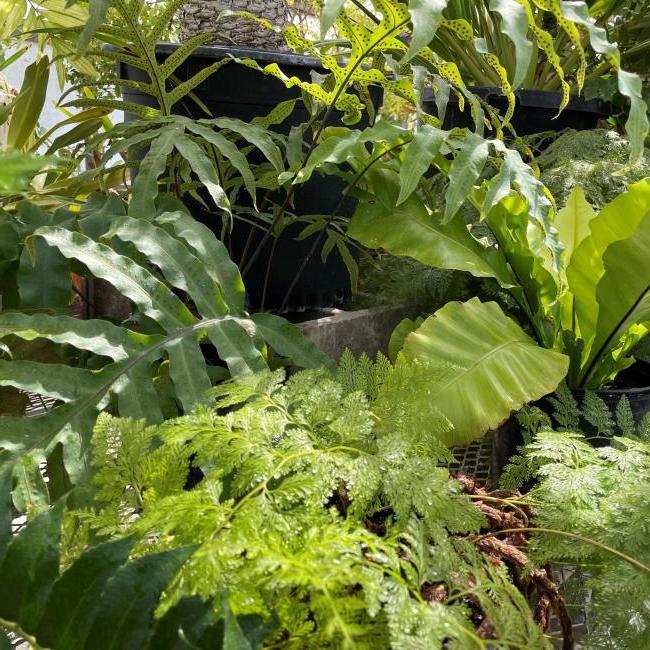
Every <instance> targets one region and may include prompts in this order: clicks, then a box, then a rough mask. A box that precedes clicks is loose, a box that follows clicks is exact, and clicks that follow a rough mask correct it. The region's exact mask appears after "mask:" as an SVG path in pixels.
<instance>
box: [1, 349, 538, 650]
mask: <svg viewBox="0 0 650 650" xmlns="http://www.w3.org/2000/svg"><path fill="white" fill-rule="evenodd" d="M404 372H407V371H406V370H403V371H401V370H399V369H393V368H392V367H391V366H390V364H389V363H388V362H387V361H386V360H383V359H381V358H380V359H379V360H378V362H377V363H376V364H372V363H369V362H368V360H365V361H360V362H354V361H353V359H352V358H351V357H350V356H349V355H348V357H347V360H346V361H345V363H344V364H342V366H341V368H340V369H339V371H338V374H337V375H334V374H331V373H330V372H329V371H326V370H321V371H305V372H302V373H299V374H296V375H294V376H292V377H291V378H290V379H289V380H288V381H286V382H285V381H284V374H283V372H282V371H278V372H275V373H268V374H264V375H255V376H252V377H249V378H246V379H243V380H240V381H238V382H236V383H228V384H223V385H221V386H220V387H218V388H217V389H215V390H214V391H213V397H214V399H215V401H214V404H213V405H212V406H204V407H202V408H200V409H199V410H197V411H195V412H194V413H193V414H191V415H188V416H185V417H183V418H180V419H177V420H172V421H168V422H166V423H164V424H161V425H155V426H152V427H147V425H146V424H145V423H144V422H142V421H135V420H131V419H115V418H112V417H111V416H109V415H106V414H104V415H101V416H100V418H99V420H98V422H97V426H96V428H95V433H94V436H93V439H92V458H93V460H92V466H93V474H94V477H93V480H92V484H91V485H90V486H86V493H87V494H86V498H87V499H88V501H87V503H88V505H87V506H86V507H84V508H83V509H81V510H79V509H76V510H75V509H73V508H70V509H68V510H67V511H66V512H65V513H63V509H62V507H57V508H56V509H54V510H48V511H46V512H45V513H44V514H41V515H39V516H37V517H34V518H33V519H32V522H31V523H30V524H29V525H28V527H27V528H26V529H25V531H23V533H22V534H21V535H20V536H19V537H17V538H15V540H14V541H12V542H11V543H10V544H9V546H8V549H7V555H6V557H7V559H6V561H5V562H10V561H11V563H12V566H14V567H15V568H14V569H13V570H12V571H9V572H7V571H6V566H3V567H2V571H0V586H1V587H2V588H1V589H0V592H2V593H6V587H7V586H8V585H9V581H10V580H13V581H14V582H12V583H11V584H15V582H16V580H17V577H18V576H20V575H21V572H22V571H24V570H26V569H27V566H29V565H26V564H25V563H26V562H27V553H32V555H30V556H29V557H32V558H33V561H36V557H46V555H45V554H44V553H41V554H40V555H33V553H35V552H36V551H37V550H38V548H37V546H38V544H39V543H40V544H41V545H42V547H43V550H44V549H45V548H47V549H48V553H49V555H47V557H48V558H51V559H49V560H48V562H49V564H48V565H47V571H45V572H43V573H42V575H44V576H45V577H44V579H43V584H44V586H43V589H44V590H45V591H44V592H43V594H42V595H41V596H39V597H37V594H36V593H35V592H33V591H32V590H31V588H30V589H24V590H23V591H22V592H21V593H24V594H25V596H24V598H23V599H22V600H21V601H20V602H21V603H23V605H21V608H16V606H12V605H11V604H10V603H8V602H6V601H4V602H3V600H2V599H0V618H2V619H4V620H5V621H16V622H17V623H18V624H19V625H20V626H21V628H22V629H23V630H24V631H26V632H27V633H29V634H31V635H34V636H35V637H36V639H37V640H41V639H42V640H47V641H48V646H49V647H52V648H55V649H58V648H66V649H67V650H75V649H76V648H80V647H84V643H88V642H92V644H93V647H96V648H99V649H102V648H104V647H109V645H110V643H114V644H121V645H120V647H127V646H129V647H131V644H132V643H133V642H134V640H135V639H137V640H138V642H139V644H140V645H139V646H138V647H152V648H154V647H174V648H176V647H187V646H186V645H184V644H183V643H182V639H183V638H185V635H189V638H191V640H192V643H193V645H192V647H199V648H207V647H211V648H215V647H225V648H235V647H238V648H240V647H241V648H244V647H245V648H257V647H268V648H305V647H309V648H312V647H313V648H316V647H324V648H326V647H330V648H388V647H391V648H404V649H407V648H408V649H411V648H422V649H425V648H426V649H430V648H442V647H445V648H468V649H469V648H487V647H490V648H504V649H505V648H511V647H522V646H525V647H528V648H546V647H548V644H547V641H546V640H545V639H544V637H543V635H542V633H541V631H540V630H539V628H538V627H537V626H536V624H535V623H534V621H533V619H532V615H531V612H530V609H529V606H528V603H527V602H526V600H525V599H524V598H523V596H522V595H521V594H520V593H519V592H518V591H517V589H516V588H515V587H514V585H513V584H512V582H511V581H510V578H509V576H508V574H507V572H506V571H505V569H503V568H499V567H495V566H494V565H493V564H491V563H490V562H489V560H488V559H487V558H486V557H485V556H483V555H481V554H480V553H479V552H478V551H477V550H476V549H475V547H474V546H473V545H472V544H471V541H470V540H469V539H467V538H466V537H465V535H466V534H467V533H472V532H478V531H479V530H480V529H481V528H482V527H483V526H484V525H485V522H484V521H483V518H482V516H481V515H480V514H479V513H478V510H476V509H475V507H474V506H473V505H472V503H471V501H470V499H469V497H468V496H466V495H465V494H463V490H462V487H461V485H460V484H459V483H457V482H456V481H453V480H450V478H449V474H448V471H447V470H446V469H445V468H443V467H441V466H440V463H441V462H443V463H444V462H445V461H447V460H448V452H447V451H446V450H445V448H444V447H443V446H442V445H441V444H440V442H439V441H438V440H437V438H436V433H437V432H438V430H439V429H440V428H441V427H444V424H443V423H442V422H441V421H440V420H435V419H431V420H429V421H428V427H429V431H430V435H429V436H428V437H424V436H422V435H421V432H420V431H414V430H412V429H410V428H408V424H409V422H408V420H405V419H404V413H403V411H402V410H400V409H399V408H398V407H397V406H396V405H397V404H399V400H397V401H396V400H390V399H383V398H382V396H383V395H385V394H388V395H394V392H395V388H396V386H398V385H400V384H404V383H405V382H406V383H407V382H408V377H405V376H402V373H404ZM337 377H338V379H337ZM368 394H374V395H376V399H369V397H368V396H367V395H368ZM190 465H193V466H195V468H196V467H200V469H201V471H202V473H203V478H202V480H201V481H200V482H199V483H198V484H197V485H195V486H194V487H193V488H192V489H189V490H187V489H183V487H184V484H185V477H186V475H187V473H188V470H189V467H190ZM5 480H6V475H5ZM77 492H78V493H79V492H80V491H79V490H78V491H77ZM3 494H5V493H4V492H3ZM77 498H80V496H79V494H78V497H77ZM57 518H58V519H57ZM61 518H63V523H62V525H61V523H60V520H61ZM61 528H62V530H63V534H62V537H61V543H59V541H58V537H59V533H57V532H56V531H57V529H59V530H60V529H61ZM38 530H40V531H41V532H40V533H38V532H37V531H38ZM48 532H49V533H51V534H50V535H49V536H48V534H47V533H48ZM39 540H40V541H39ZM5 542H6V538H5ZM0 549H4V546H2V547H0ZM59 552H60V556H59V555H58V554H59ZM57 558H58V559H57ZM100 558H101V563H100V564H101V566H103V567H104V568H103V569H102V570H101V571H99V569H98V572H97V573H96V577H95V578H94V579H93V580H91V581H88V580H87V578H85V576H87V575H88V567H89V564H90V565H92V566H95V567H97V568H98V567H99V566H100V564H97V562H98V560H99V559H100ZM40 562H41V560H38V561H37V564H39V563H40ZM43 562H45V560H43ZM59 564H60V568H59ZM39 566H40V564H39ZM156 567H160V572H159V573H156ZM154 575H155V576H156V578H155V579H154V578H153V576H154ZM84 578H85V579H86V584H79V583H80V581H81V580H84ZM144 580H146V581H147V582H146V584H147V585H148V586H147V588H146V589H145V588H144V587H143V586H142V585H143V581H144ZM52 582H53V585H52ZM74 585H77V586H78V593H74V592H73V590H72V587H73V586H74ZM435 585H444V586H445V589H446V597H445V598H444V599H443V600H441V601H440V602H438V601H428V600H426V598H425V594H426V593H427V588H428V587H431V586H435ZM118 593H119V596H120V603H121V607H117V605H116V602H115V600H114V599H115V597H116V596H117V595H118ZM63 594H67V595H68V599H67V600H62V598H61V596H62V595H63ZM470 602H471V603H472V606H471V607H470V606H469V603H470ZM140 603H142V607H141V608H140V607H139V605H140ZM477 609H478V610H480V611H481V612H483V615H484V616H487V617H489V619H490V621H491V622H492V624H493V626H494V629H495V631H496V634H497V637H498V638H497V639H496V640H490V641H487V640H485V639H481V638H479V636H478V635H477V632H476V623H475V620H474V619H473V617H474V616H476V612H477ZM28 612H31V613H32V614H31V617H29V616H28V614H27V613H28ZM81 613H83V614H84V616H83V617H81V616H80V614H81ZM154 613H155V614H154ZM75 621H82V623H81V624H80V627H79V628H78V629H77V628H75V627H74V625H73V623H74V622H75ZM119 623H124V625H122V626H121V625H119ZM127 624H128V625H130V626H131V627H130V628H126V627H125V626H126V625H127ZM127 630H128V634H127ZM100 631H101V634H100ZM74 634H76V635H77V637H76V638H75V637H74ZM163 634H166V635H167V636H161V635H163ZM161 638H162V639H165V641H166V643H167V645H160V644H159V645H156V643H155V641H156V640H159V639H161ZM233 639H239V640H240V642H241V643H240V645H235V644H234V641H233ZM125 643H126V644H127V645H123V644H125ZM86 647H87V646H86ZM112 647H115V645H113V646H112Z"/></svg>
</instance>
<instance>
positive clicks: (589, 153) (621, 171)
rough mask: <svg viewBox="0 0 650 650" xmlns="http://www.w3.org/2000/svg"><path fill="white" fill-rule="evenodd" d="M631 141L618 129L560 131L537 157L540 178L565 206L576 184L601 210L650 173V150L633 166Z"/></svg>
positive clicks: (558, 201)
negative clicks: (557, 136) (561, 132)
mask: <svg viewBox="0 0 650 650" xmlns="http://www.w3.org/2000/svg"><path fill="white" fill-rule="evenodd" d="M629 157H630V145H629V143H628V141H627V140H626V139H625V138H624V137H623V136H621V135H619V134H618V133H617V132H616V131H608V130H606V129H594V130H592V131H572V130H569V131H567V132H566V133H563V134H562V135H560V137H559V138H557V140H555V142H553V144H551V145H550V146H549V147H548V149H546V150H545V151H544V152H543V153H542V154H541V155H539V156H538V157H537V163H538V165H539V168H540V171H541V176H540V180H541V181H542V182H543V183H544V185H546V187H548V189H549V190H550V191H551V194H552V195H553V197H554V198H555V201H556V202H557V205H558V207H563V206H564V205H565V204H566V202H567V199H568V198H569V195H570V194H571V192H572V191H573V190H574V189H575V188H576V187H582V189H583V191H584V193H585V196H586V197H587V200H588V201H589V202H590V203H591V205H592V206H593V207H594V208H595V209H597V210H599V209H601V208H603V207H604V206H605V205H606V204H607V203H609V202H610V201H613V200H614V199H615V198H616V197H617V196H618V195H619V194H621V193H622V192H624V191H625V188H626V187H627V186H628V185H630V184H631V183H636V182H637V181H640V180H641V179H642V178H646V177H647V176H650V152H649V151H648V150H647V149H646V150H645V152H644V154H643V157H642V159H641V160H640V161H639V163H638V164H637V165H635V166H633V167H630V166H629V165H628V164H627V163H628V161H629Z"/></svg>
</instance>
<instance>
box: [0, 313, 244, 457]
mask: <svg viewBox="0 0 650 650" xmlns="http://www.w3.org/2000/svg"><path fill="white" fill-rule="evenodd" d="M221 320H233V319H232V318H231V317H229V316H227V317H225V318H223V319H212V320H206V321H198V322H197V323H195V324H192V325H189V326H187V327H184V328H179V329H175V330H174V331H173V332H172V333H171V334H168V335H166V336H164V337H160V338H159V339H157V340H156V341H155V342H154V343H152V345H150V346H149V347H147V348H146V349H144V350H143V351H141V352H139V353H137V354H135V355H132V356H131V357H130V358H129V359H128V361H122V362H119V363H113V364H109V365H107V366H105V367H104V368H102V369H101V370H100V371H99V372H98V373H97V374H98V375H99V376H100V377H101V379H102V381H101V383H98V384H97V386H96V390H94V391H93V392H89V393H88V395H86V396H84V397H82V398H81V399H79V400H77V401H75V402H72V403H70V404H64V405H63V406H59V407H56V408H54V409H52V410H51V411H50V412H48V413H47V415H43V416H40V417H36V418H26V417H0V448H2V449H6V450H7V451H9V452H10V453H11V454H14V455H16V454H23V453H27V452H29V451H33V450H36V449H46V450H47V449H49V447H50V446H51V445H52V444H53V443H55V442H56V440H57V436H58V435H59V434H60V433H61V431H62V430H63V429H64V428H66V427H70V428H71V429H72V431H74V432H76V433H77V434H78V435H79V436H80V437H81V438H82V439H83V441H84V444H85V443H86V442H87V438H88V437H89V435H90V433H91V431H92V428H93V425H94V422H95V420H96V409H97V405H98V404H99V403H100V402H101V400H102V399H103V398H104V397H105V396H106V394H107V393H108V392H109V391H110V390H111V389H112V387H113V386H114V385H115V384H116V382H119V381H120V380H122V379H123V378H124V377H125V376H127V375H129V374H130V373H131V371H132V370H134V369H135V368H137V367H138V366H139V365H140V364H146V363H151V362H152V361H153V360H155V359H157V358H160V357H161V356H162V354H163V352H164V350H166V349H168V348H169V347H170V346H172V348H173V346H174V343H176V342H177V341H180V340H182V339H184V338H188V339H190V340H192V339H194V341H193V343H192V348H191V352H190V353H189V355H191V357H190V356H185V355H184V352H185V350H183V349H180V350H179V349H177V348H176V349H174V355H175V356H176V359H175V362H176V363H177V370H176V373H177V375H176V376H177V382H180V383H183V382H182V381H181V378H180V376H181V373H182V372H186V373H188V376H187V378H186V381H185V384H186V386H185V391H187V387H188V386H192V385H197V383H198V382H199V381H204V380H202V379H200V377H201V375H202V373H203V374H205V376H206V377H207V369H206V367H205V361H204V360H203V358H202V357H201V365H199V366H198V367H197V364H198V358H197V350H198V342H197V341H196V337H197V336H198V335H200V333H201V332H202V331H203V330H206V329H209V328H210V327H212V326H214V325H215V324H217V323H218V322H220V321H221ZM234 322H236V323H237V327H242V325H241V324H239V321H234ZM252 335H253V332H251V336H252ZM42 369H47V365H44V366H42ZM208 385H209V384H204V385H202V386H201V387H200V388H199V389H198V390H197V394H196V395H195V396H194V397H193V400H192V402H191V403H190V402H189V400H188V402H186V403H185V407H186V408H187V409H188V410H189V409H190V408H191V407H192V406H193V405H194V404H197V403H201V402H202V401H204V399H205V394H204V391H203V388H204V387H205V386H208Z"/></svg>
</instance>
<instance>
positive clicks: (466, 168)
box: [445, 133, 490, 221]
mask: <svg viewBox="0 0 650 650" xmlns="http://www.w3.org/2000/svg"><path fill="white" fill-rule="evenodd" d="M489 153H490V148H489V144H488V142H487V140H484V139H483V138H481V137H479V136H478V135H476V134H474V133H468V134H467V135H466V137H465V139H464V140H463V142H462V143H461V144H460V151H458V153H457V154H456V157H455V158H454V161H453V162H452V164H451V169H450V170H449V187H448V188H447V193H446V194H445V220H446V221H449V220H451V219H452V218H453V217H454V216H455V215H456V213H457V212H458V210H460V207H461V206H462V205H463V203H464V202H465V200H466V199H467V197H468V196H469V194H470V192H471V190H472V187H474V185H475V184H476V183H477V181H478V179H479V176H480V175H481V173H482V172H483V169H484V168H485V164H486V163H487V159H488V155H489Z"/></svg>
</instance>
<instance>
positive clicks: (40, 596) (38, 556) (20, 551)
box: [0, 502, 64, 634]
mask: <svg viewBox="0 0 650 650" xmlns="http://www.w3.org/2000/svg"><path fill="white" fill-rule="evenodd" d="M63 506H64V504H63V502H60V503H59V504H57V505H56V506H55V507H54V508H51V509H49V510H46V511H45V512H43V513H41V514H40V515H38V516H36V517H35V518H34V520H33V521H31V522H30V523H29V524H28V525H27V526H26V527H25V528H23V530H22V531H21V532H20V534H19V535H18V536H17V537H15V538H14V539H13V540H12V542H11V543H10V544H9V547H8V548H7V553H6V556H5V558H4V561H3V562H2V564H1V565H0V618H3V619H5V620H7V621H15V622H17V623H19V624H20V626H21V627H22V629H24V630H25V631H26V632H28V633H30V634H32V633H34V632H35V631H36V628H37V626H38V623H39V621H40V619H41V617H42V616H43V613H44V611H45V605H46V602H47V598H48V596H49V594H50V590H51V589H52V584H53V583H54V580H55V579H56V578H57V577H58V575H59V543H60V539H61V520H62V517H63Z"/></svg>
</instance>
